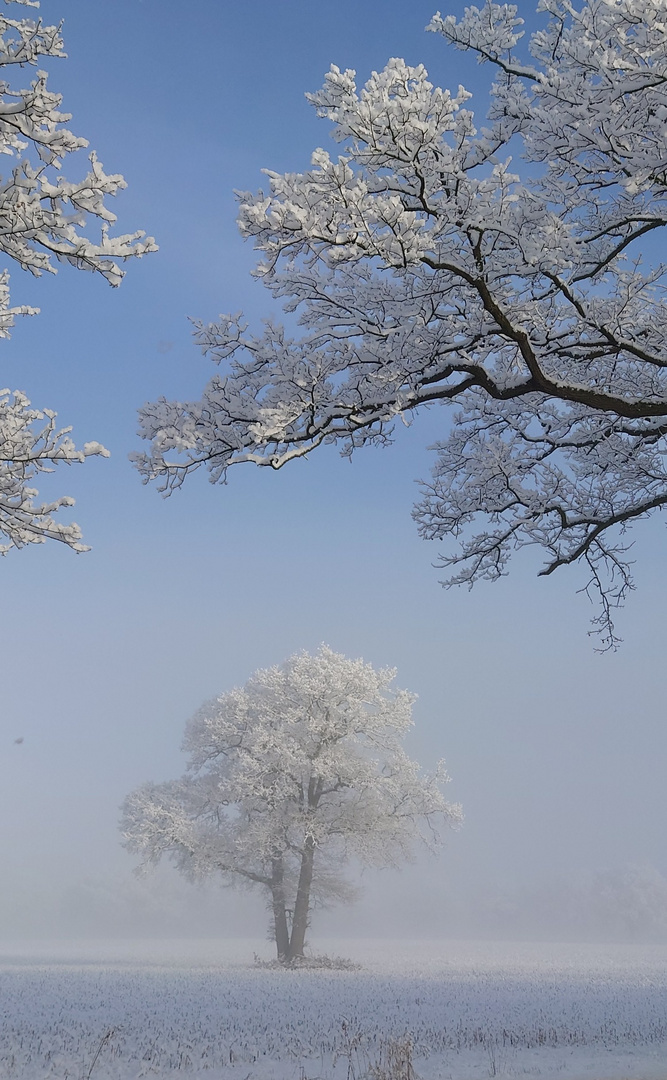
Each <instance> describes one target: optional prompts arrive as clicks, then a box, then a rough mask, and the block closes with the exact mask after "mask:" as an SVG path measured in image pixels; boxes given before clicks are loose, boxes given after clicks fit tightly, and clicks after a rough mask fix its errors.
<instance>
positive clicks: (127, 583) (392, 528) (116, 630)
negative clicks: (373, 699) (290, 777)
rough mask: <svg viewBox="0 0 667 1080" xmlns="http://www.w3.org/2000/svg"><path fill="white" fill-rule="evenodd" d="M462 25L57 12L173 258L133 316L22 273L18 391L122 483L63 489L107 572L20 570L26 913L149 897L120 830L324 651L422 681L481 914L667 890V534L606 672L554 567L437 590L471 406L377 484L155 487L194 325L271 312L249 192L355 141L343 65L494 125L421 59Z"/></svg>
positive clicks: (377, 10) (124, 168) (413, 15)
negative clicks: (447, 466)
mask: <svg viewBox="0 0 667 1080" xmlns="http://www.w3.org/2000/svg"><path fill="white" fill-rule="evenodd" d="M461 7H462V5H461V4H458V3H457V4H454V5H453V6H450V7H449V8H447V7H445V8H443V11H445V10H455V11H456V10H460V8H461ZM434 10H435V4H431V3H424V2H423V0H413V2H412V3H410V4H406V3H404V2H402V0H362V2H361V3H360V2H359V0H355V2H352V0H323V2H318V3H312V2H306V0H286V2H284V3H280V4H276V3H269V2H268V0H260V2H256V3H252V2H245V3H243V4H239V3H230V2H227V0H189V2H188V3H187V4H182V3H174V2H172V0H114V3H112V4H110V3H106V2H102V0H86V3H82V2H81V0H45V2H44V3H43V6H42V14H43V16H44V17H45V18H46V19H48V20H54V21H57V20H58V19H59V18H60V17H61V16H62V17H64V19H65V28H64V32H65V42H66V48H67V51H68V53H69V59H67V60H64V61H59V62H53V63H52V64H51V66H50V71H51V73H52V74H51V85H52V87H53V88H54V89H58V90H60V91H62V93H63V95H64V101H63V106H64V108H65V109H66V110H67V111H71V112H72V113H73V117H74V118H73V122H72V128H73V130H74V131H75V132H76V133H78V134H82V135H84V136H86V137H87V138H88V139H89V140H90V143H91V146H92V147H94V148H95V149H96V150H97V151H98V154H99V156H100V158H101V160H102V161H103V162H104V165H105V167H106V168H107V169H108V170H110V171H119V172H122V173H123V174H124V175H125V177H126V179H127V181H128V184H129V187H128V190H127V191H126V192H124V193H123V194H122V195H121V196H120V197H119V199H118V200H117V206H116V207H115V209H116V210H117V212H118V215H119V227H120V228H121V229H122V231H131V230H133V229H135V228H143V229H145V230H146V231H147V232H149V233H151V234H153V235H155V237H156V239H157V241H158V243H159V244H160V252H159V253H158V254H157V255H153V256H150V257H148V258H146V259H144V260H143V261H142V262H140V263H137V264H136V265H129V266H128V268H127V270H128V273H127V277H126V279H125V281H124V282H123V284H122V286H121V288H120V289H119V290H113V291H112V290H111V289H109V288H108V287H107V286H106V285H105V283H104V282H103V281H102V280H101V279H100V280H96V279H94V278H92V277H90V276H89V275H85V274H83V273H76V272H75V271H73V270H71V269H68V268H62V269H61V271H60V273H59V275H58V276H57V278H53V279H51V278H49V279H42V280H40V281H37V282H35V281H33V280H32V279H30V278H29V277H28V276H27V275H24V274H22V273H21V272H20V271H19V270H18V269H14V270H13V271H12V294H13V300H14V302H15V303H29V302H31V303H36V304H38V305H39V306H40V307H41V309H42V310H41V315H40V316H38V317H37V318H35V319H32V320H24V321H22V322H21V323H20V324H19V325H18V326H17V327H16V328H15V331H14V334H13V337H12V339H11V340H10V341H9V342H8V343H0V350H1V352H2V360H1V362H2V365H3V367H2V371H3V375H2V384H3V385H8V386H11V387H18V388H21V389H25V390H26V391H27V392H28V394H29V396H31V398H32V400H33V401H34V402H35V404H38V405H48V406H50V407H52V408H56V409H57V410H58V413H59V416H60V419H61V420H62V421H63V423H71V424H72V425H73V426H74V433H75V437H76V439H77V441H78V442H79V443H83V442H84V441H86V440H89V439H99V440H100V441H102V442H104V443H105V444H106V445H107V446H108V447H109V448H110V450H111V451H112V457H111V459H110V460H109V461H99V460H93V461H89V462H88V463H87V464H86V466H85V467H83V468H73V469H71V470H69V471H66V472H64V473H63V472H61V473H60V474H59V475H57V477H56V478H55V480H54V487H53V490H54V491H57V492H58V493H63V492H67V493H71V494H73V495H74V496H75V497H76V499H77V506H76V514H75V517H76V520H77V521H79V523H80V524H81V525H82V527H83V530H84V536H85V539H86V541H87V542H89V543H90V544H91V545H92V547H93V550H92V551H91V552H90V553H89V554H86V555H82V556H78V557H77V556H75V555H74V554H73V553H72V552H71V551H69V550H66V549H61V548H58V547H56V546H55V545H46V546H44V547H34V548H33V549H32V550H27V551H24V552H18V553H17V552H13V553H12V554H11V555H9V556H8V557H7V559H5V560H3V561H1V562H0V581H1V582H2V596H3V619H2V622H1V624H0V642H1V651H0V656H1V657H2V660H1V663H2V671H3V675H2V679H3V693H2V705H1V707H0V709H1V716H0V740H1V754H0V757H1V758H2V765H1V768H2V781H1V783H0V801H1V804H2V805H1V806H0V821H1V822H2V825H1V826H0V830H1V831H2V849H3V855H2V858H3V868H5V880H6V881H7V882H9V885H8V888H9V891H10V893H11V890H12V889H13V888H14V883H15V882H18V883H19V884H18V885H17V886H16V887H17V888H19V886H20V883H21V881H30V882H32V883H33V885H38V886H39V888H41V889H42V890H43V891H44V892H48V891H49V890H51V889H52V888H59V887H60V885H61V884H62V883H63V882H68V881H72V880H75V879H77V877H80V876H82V875H85V874H97V873H100V874H103V873H116V872H117V873H119V874H120V873H122V872H123V871H124V868H125V867H126V866H127V865H129V863H130V860H129V858H128V857H127V856H126V855H125V854H124V853H123V852H122V851H121V850H120V849H119V847H118V839H117V833H116V818H117V807H118V804H119V803H120V802H121V800H122V798H123V797H124V795H125V794H126V793H127V791H128V790H129V789H130V788H131V787H133V786H134V785H136V784H137V783H139V782H141V781H143V780H144V779H149V778H150V779H156V780H159V779H166V778H168V777H170V776H174V775H177V774H178V773H179V772H180V771H181V767H182V761H181V757H180V754H179V744H180V738H181V732H182V727H183V724H184V722H185V720H186V719H187V717H188V716H189V715H190V713H191V712H192V711H193V710H194V709H195V708H196V707H197V706H198V705H199V704H200V702H201V701H202V700H204V699H205V698H207V697H210V696H211V695H212V694H214V693H215V692H216V691H218V690H223V689H227V688H229V687H230V686H232V685H234V684H237V683H240V682H243V681H245V679H246V678H247V676H248V675H249V674H250V672H251V671H252V670H254V669H255V668H256V667H258V666H263V665H266V664H270V663H274V662H278V661H280V660H282V659H283V658H284V657H285V656H286V655H288V654H289V653H291V652H293V651H295V650H297V649H300V648H308V649H314V648H316V647H317V645H318V644H319V643H320V642H321V641H326V642H327V643H329V644H331V645H332V646H333V647H334V648H336V649H339V650H340V651H342V652H345V653H347V654H349V655H354V656H357V655H363V656H364V657H365V658H366V659H368V660H370V661H372V662H374V663H378V664H390V665H395V666H396V667H397V668H398V670H399V677H398V684H399V685H400V686H405V687H407V688H409V689H411V690H413V691H416V692H417V693H419V695H420V701H419V705H418V709H417V720H418V727H417V730H416V731H415V734H414V738H413V740H412V747H413V749H414V752H415V753H416V754H417V755H418V756H419V758H420V760H422V762H423V763H424V764H425V765H428V764H429V762H430V761H432V760H434V759H435V758H436V757H440V756H442V755H444V756H445V757H446V758H447V760H448V763H449V767H450V772H451V773H452V776H453V783H452V785H451V795H452V797H453V798H456V799H460V800H461V801H462V802H463V803H464V809H465V812H466V816H467V824H466V827H465V829H464V830H463V831H462V832H461V834H460V835H459V836H457V837H455V838H454V839H453V841H452V843H451V846H450V852H449V853H448V854H446V855H445V856H444V858H443V860H442V861H441V873H442V877H443V879H445V878H448V879H449V880H450V882H452V883H453V885H454V887H458V884H459V883H460V887H461V889H470V888H471V887H473V886H475V885H478V886H479V887H480V888H484V887H487V886H488V884H489V882H492V883H493V882H498V883H505V882H508V883H510V884H511V882H512V881H513V880H514V879H525V880H535V881H538V880H541V879H543V878H544V877H545V876H546V875H548V874H550V873H552V872H553V873H563V874H570V873H578V872H580V871H581V869H582V868H585V867H587V866H600V867H604V866H610V865H614V864H621V863H624V862H628V861H649V862H651V863H653V864H655V865H656V866H657V867H658V868H659V869H661V870H662V871H663V872H667V856H666V855H665V849H664V836H663V823H664V819H665V809H666V802H667V794H666V793H667V786H666V785H665V783H664V756H665V750H666V749H667V735H666V730H667V729H666V725H665V719H664V715H663V713H664V706H663V701H664V682H663V679H664V677H663V666H664V660H663V656H662V653H663V648H662V637H663V633H664V630H663V624H664V614H663V612H664V609H665V600H666V595H665V587H664V575H663V573H662V570H663V538H664V534H663V531H662V527H661V524H660V522H659V521H658V520H655V521H653V522H652V523H650V524H649V525H648V526H643V527H640V528H639V529H638V530H637V536H638V539H639V544H638V549H637V551H638V559H639V560H640V562H639V565H638V570H637V578H638V583H639V585H640V591H639V592H638V593H637V594H636V595H635V596H634V597H633V598H632V599H631V602H630V605H629V608H628V610H627V612H626V613H625V615H623V616H622V632H623V635H624V637H625V639H626V644H625V645H624V647H623V649H622V651H621V652H620V654H618V655H607V656H602V657H600V656H598V655H596V654H595V653H594V652H593V646H592V644H591V643H590V641H589V639H587V637H586V630H587V619H588V617H589V610H588V606H587V602H586V600H585V598H582V597H577V596H576V595H575V590H576V588H577V587H579V586H580V585H581V584H582V582H581V579H580V578H578V577H577V574H576V573H574V572H570V573H567V572H565V573H563V574H560V575H556V576H555V577H552V578H550V579H549V580H548V581H544V580H541V579H540V580H538V579H537V578H536V577H535V572H536V570H537V568H538V564H537V563H536V562H535V561H534V560H532V559H531V558H530V557H527V558H524V559H519V560H517V562H516V565H515V567H514V570H513V572H512V574H511V575H510V577H509V578H508V579H507V580H504V581H502V582H500V583H499V584H497V585H495V586H486V587H485V586H484V585H482V586H480V587H478V588H477V589H476V590H475V591H474V592H473V593H467V592H464V591H455V592H445V591H443V590H441V589H440V588H439V586H438V573H437V572H436V571H435V570H434V569H433V568H432V565H431V564H432V562H433V561H434V559H435V558H436V555H437V551H436V550H435V549H434V548H433V547H431V546H429V545H427V544H425V543H423V542H421V541H419V539H418V538H417V536H416V532H415V529H414V526H413V524H412V522H411V519H410V509H411V505H412V502H413V499H414V498H415V495H416V489H415V486H414V483H413V481H414V480H415V479H416V478H418V477H420V476H424V475H426V474H427V473H428V469H429V465H430V455H429V452H428V451H427V449H426V447H427V445H428V444H429V443H430V442H432V441H433V440H435V439H436V438H437V437H438V436H439V435H440V434H441V433H442V432H443V431H444V430H445V426H446V423H447V414H446V412H444V411H441V410H439V409H435V410H433V411H431V412H430V413H429V414H428V415H426V416H424V417H422V418H421V419H419V420H418V422H416V423H415V424H414V426H413V427H412V428H411V429H410V430H406V431H401V432H399V434H398V437H397V440H396V444H395V446H394V447H392V448H391V449H389V450H386V451H378V450H370V451H366V452H361V453H359V454H358V455H357V457H356V458H355V459H354V461H353V462H352V464H349V463H347V462H344V461H342V460H341V459H339V458H338V457H337V455H336V453H335V452H334V451H331V452H329V451H325V452H323V453H320V454H318V455H316V456H315V457H314V458H313V459H312V460H311V461H310V462H306V463H299V464H298V465H297V466H295V467H294V468H292V469H288V470H285V471H284V472H283V473H281V474H278V475H270V476H269V475H266V473H265V472H264V471H262V472H261V473H260V471H259V470H253V469H252V468H250V467H248V468H247V469H239V470H236V472H235V474H232V475H231V477H230V484H229V486H228V487H226V488H220V487H217V488H214V487H212V486H210V485H209V484H208V483H207V481H206V479H205V477H204V476H203V475H201V476H197V477H194V478H193V479H192V481H191V483H190V484H189V485H186V487H185V488H184V489H183V490H182V491H181V492H179V493H176V494H175V495H174V496H172V497H171V498H170V499H169V500H163V499H162V498H161V497H160V496H159V495H158V494H157V492H156V491H155V490H151V489H146V488H144V487H142V485H141V484H140V482H139V479H138V477H137V475H136V474H135V473H134V472H133V470H132V468H131V466H130V465H129V463H128V461H127V455H128V453H129V452H130V451H131V450H132V449H136V448H137V443H138V440H137V439H136V436H135V429H136V409H137V407H138V406H140V405H141V404H142V403H143V402H144V401H146V400H148V399H152V398H155V397H156V396H157V395H159V394H161V393H164V394H166V395H167V396H178V395H181V396H185V395H188V396H189V395H195V394H197V392H198V391H199V390H200V389H201V387H202V385H203V383H204V381H205V380H206V378H207V377H208V375H209V363H208V362H207V361H205V360H204V359H203V358H202V357H201V356H200V355H199V353H198V352H197V350H196V349H195V347H194V345H193V344H192V343H191V340H190V329H189V324H188V321H187V316H194V317H201V318H204V319H212V318H215V316H216V315H217V314H218V313H219V312H221V311H222V312H226V311H237V310H239V309H241V308H243V309H244V310H245V311H246V312H247V313H248V314H249V315H250V316H251V317H252V318H260V317H261V316H262V315H263V314H268V313H269V311H270V310H271V308H270V305H269V298H268V296H266V295H265V293H264V292H263V290H262V289H261V287H260V286H259V285H257V284H253V282H252V281H251V279H250V278H249V273H248V272H249V270H250V268H251V267H252V265H253V253H252V250H251V249H250V248H248V247H247V246H244V245H243V244H242V243H241V241H240V240H239V238H238V236H237V234H236V227H235V220H234V219H235V204H234V198H233V189H234V188H237V189H238V188H240V189H247V188H251V189H254V188H256V187H259V186H261V184H262V177H261V174H260V170H261V169H262V168H263V167H268V168H271V169H276V170H286V171H287V170H290V171H296V170H299V169H302V168H304V167H306V166H307V164H308V161H309V157H310V153H311V151H312V150H313V149H314V148H315V147H316V146H318V145H326V144H327V139H328V131H327V124H326V123H325V122H324V121H321V120H318V119H317V118H316V117H315V115H314V113H313V111H312V110H311V109H310V108H309V106H308V105H307V104H306V102H305V99H304V92H305V91H307V90H314V89H317V88H318V87H319V85H320V84H321V81H322V77H323V75H324V73H325V71H326V70H327V68H328V66H329V64H330V63H332V62H334V63H336V64H338V65H339V66H340V67H353V68H356V69H357V71H358V75H359V77H360V78H365V77H366V76H367V75H368V74H369V73H370V71H371V70H372V69H373V68H378V67H380V66H382V65H383V64H384V63H385V61H386V60H387V59H388V58H389V57H390V56H395V55H399V56H404V57H405V58H406V59H407V60H408V61H409V62H413V63H417V62H420V61H422V62H424V63H425V64H426V66H427V68H428V69H429V72H430V74H431V76H432V79H433V81H435V82H439V83H440V84H442V85H445V86H449V87H452V88H455V87H456V86H457V85H458V83H459V82H463V83H464V85H466V86H467V87H468V88H470V89H473V90H477V91H479V92H480V94H481V97H480V99H479V101H477V102H476V104H477V108H478V110H479V111H480V112H481V111H483V109H484V96H483V91H484V87H485V86H486V85H487V81H488V78H487V72H486V69H484V68H479V67H477V66H476V65H475V64H474V63H471V62H470V61H469V59H468V58H466V56H465V55H464V54H461V53H459V52H456V51H454V50H451V49H448V48H447V47H446V46H445V44H444V42H443V41H442V40H441V39H437V38H435V37H434V36H433V35H429V34H425V33H424V31H423V28H424V26H425V24H426V23H427V22H428V20H429V19H430V17H431V16H432V15H433V13H434ZM84 165H85V162H81V164H80V165H79V164H78V163H75V162H72V163H70V164H68V167H67V168H68V175H69V174H73V173H74V172H75V169H76V168H80V169H83V168H84ZM44 490H45V491H46V490H47V488H45V489H44ZM640 537H641V538H640ZM20 736H23V737H24V740H25V741H24V743H23V744H21V745H16V744H14V741H13V740H14V739H15V738H17V737H20ZM439 872H440V871H439ZM17 895H18V894H17ZM436 902H437V900H436ZM35 903H36V904H39V898H38V899H37V900H36V901H35ZM353 918H354V915H353V913H350V919H351V920H353Z"/></svg>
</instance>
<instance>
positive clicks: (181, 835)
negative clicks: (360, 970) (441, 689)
mask: <svg viewBox="0 0 667 1080" xmlns="http://www.w3.org/2000/svg"><path fill="white" fill-rule="evenodd" d="M395 675H396V673H395V671H393V670H391V669H386V668H385V669H380V670H377V669H375V668H373V667H372V666H371V665H370V664H366V663H364V662H363V661H362V660H349V659H347V658H346V657H344V656H342V655H341V654H339V653H335V652H333V651H332V650H331V649H329V648H328V647H326V646H322V647H321V648H320V649H319V651H318V652H317V653H316V654H315V655H314V656H311V655H309V654H308V653H298V654H296V655H294V656H291V657H290V658H289V659H288V660H286V661H285V662H284V663H283V664H280V665H278V666H276V667H272V668H268V669H264V670H259V671H256V672H255V674H254V675H253V676H252V677H251V678H250V679H249V680H248V682H247V683H246V684H245V686H243V687H241V688H237V689H235V690H232V691H230V692H228V693H226V694H222V695H220V696H219V697H217V698H214V699H213V700H212V701H209V702H207V703H206V704H205V705H203V706H202V708H201V709H200V710H199V712H197V713H196V714H195V716H194V717H193V718H192V720H190V722H189V724H188V726H187V729H186V735H185V742H184V749H185V750H186V751H187V752H188V754H189V762H188V771H187V772H186V774H185V775H184V776H183V777H182V779H181V780H177V781H173V782H169V783H163V784H145V785H144V786H143V787H141V788H139V789H137V791H135V792H133V793H132V794H131V795H130V796H128V798H127V800H126V801H125V804H124V808H123V822H122V830H123V834H124V837H125V844H126V846H127V848H128V849H129V850H130V851H132V852H136V853H138V854H140V855H141V856H142V857H143V860H144V862H145V863H146V864H149V863H152V862H157V861H159V860H160V859H161V858H162V856H167V857H169V858H171V859H172V860H173V861H174V863H175V864H176V866H177V867H178V869H179V870H181V871H182V872H183V873H185V874H186V875H188V876H190V877H193V878H197V877H200V876H204V875H211V874H212V875H220V876H221V877H222V879H223V880H224V881H225V882H226V883H227V884H231V885H242V886H246V887H250V888H259V889H260V890H262V891H263V892H264V894H265V896H266V898H267V900H268V903H269V906H270V909H271V912H272V934H273V936H274V938H275V942H276V949H277V954H278V958H279V960H281V961H283V962H287V963H289V962H292V961H294V960H296V959H299V958H300V957H302V956H303V950H304V945H305V938H306V930H307V927H308V923H309V916H310V909H311V905H312V903H313V902H315V903H320V904H323V903H331V902H332V901H334V900H340V899H350V898H351V896H352V895H353V890H352V889H351V886H350V883H349V881H348V880H347V879H346V878H345V876H344V875H343V869H344V867H345V864H346V863H347V862H348V861H349V860H350V859H352V858H354V859H356V860H357V861H359V862H360V863H361V864H366V865H377V866H383V865H393V864H397V863H399V862H401V861H403V860H405V859H409V858H410V857H411V855H412V851H413V848H414V846H415V844H416V843H417V842H418V841H420V840H421V841H423V842H426V843H427V844H429V845H430V846H431V847H434V846H437V845H438V843H439V842H440V839H441V833H442V829H443V827H445V826H452V825H456V824H458V822H459V821H460V818H461V812H460V808H459V807H458V806H456V805H453V804H451V803H448V802H447V801H446V800H445V798H444V795H443V794H442V791H441V785H442V784H443V782H445V781H446V780H447V779H448V777H447V774H446V772H445V769H444V763H442V762H441V763H439V765H438V767H437V769H436V770H435V773H434V774H433V775H432V776H425V775H423V774H422V773H421V772H420V769H419V766H418V765H417V763H416V762H415V761H413V760H411V759H410V758H409V757H408V755H407V754H406V752H405V750H404V749H403V746H402V741H403V739H404V737H405V735H406V733H407V731H408V729H409V728H410V726H411V724H412V716H411V714H412V705H413V702H414V700H415V699H414V696H413V695H412V694H409V693H407V692H406V691H404V690H393V689H392V688H391V684H392V682H393V681H394V678H395Z"/></svg>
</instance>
